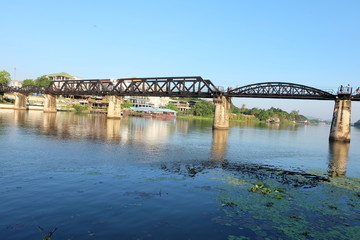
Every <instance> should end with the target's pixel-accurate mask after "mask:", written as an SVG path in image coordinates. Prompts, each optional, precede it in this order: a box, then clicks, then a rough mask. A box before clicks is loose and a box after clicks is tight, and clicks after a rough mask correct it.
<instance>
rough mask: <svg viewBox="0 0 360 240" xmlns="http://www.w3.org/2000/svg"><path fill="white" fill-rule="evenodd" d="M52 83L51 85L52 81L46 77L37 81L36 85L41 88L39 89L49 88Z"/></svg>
mask: <svg viewBox="0 0 360 240" xmlns="http://www.w3.org/2000/svg"><path fill="white" fill-rule="evenodd" d="M50 83H51V80H50V79H49V78H48V77H46V76H45V75H44V76H41V77H38V78H37V79H36V80H35V85H36V86H39V87H48V86H49V85H50Z"/></svg>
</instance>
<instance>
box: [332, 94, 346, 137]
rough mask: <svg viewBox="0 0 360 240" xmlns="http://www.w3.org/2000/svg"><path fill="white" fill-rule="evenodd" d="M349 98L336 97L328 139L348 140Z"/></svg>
mask: <svg viewBox="0 0 360 240" xmlns="http://www.w3.org/2000/svg"><path fill="white" fill-rule="evenodd" d="M350 121H351V100H350V99H336V100H335V107H334V113H333V119H332V122H331V129H330V136H329V140H330V141H340V142H350V126H351V125H350Z"/></svg>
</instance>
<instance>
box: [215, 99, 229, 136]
mask: <svg viewBox="0 0 360 240" xmlns="http://www.w3.org/2000/svg"><path fill="white" fill-rule="evenodd" d="M213 101H214V104H215V114H214V123H213V129H229V113H230V106H231V98H230V97H225V96H221V97H216V98H214V100H213Z"/></svg>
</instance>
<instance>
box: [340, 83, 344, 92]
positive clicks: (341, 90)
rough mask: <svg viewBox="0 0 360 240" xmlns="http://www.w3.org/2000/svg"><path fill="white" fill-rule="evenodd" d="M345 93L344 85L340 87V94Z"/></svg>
mask: <svg viewBox="0 0 360 240" xmlns="http://www.w3.org/2000/svg"><path fill="white" fill-rule="evenodd" d="M343 91H344V87H343V85H341V86H340V93H343Z"/></svg>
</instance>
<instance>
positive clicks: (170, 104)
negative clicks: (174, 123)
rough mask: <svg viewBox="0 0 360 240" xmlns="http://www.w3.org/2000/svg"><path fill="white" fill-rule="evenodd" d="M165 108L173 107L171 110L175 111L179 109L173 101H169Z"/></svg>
mask: <svg viewBox="0 0 360 240" xmlns="http://www.w3.org/2000/svg"><path fill="white" fill-rule="evenodd" d="M165 108H167V109H171V110H174V111H179V109H178V108H177V107H176V106H175V104H173V103H168V104H167V105H166V106H165Z"/></svg>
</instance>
